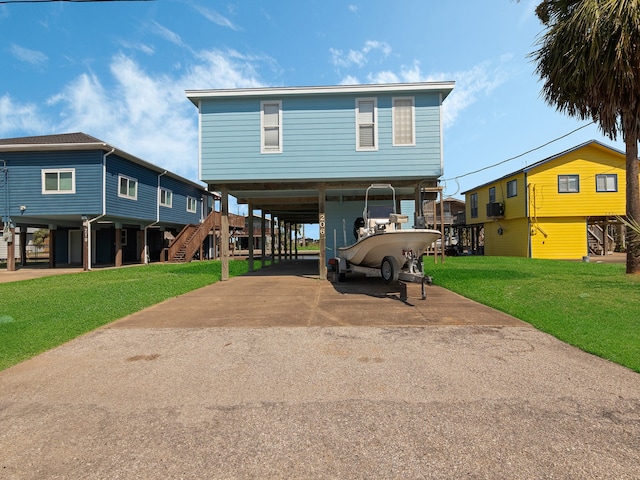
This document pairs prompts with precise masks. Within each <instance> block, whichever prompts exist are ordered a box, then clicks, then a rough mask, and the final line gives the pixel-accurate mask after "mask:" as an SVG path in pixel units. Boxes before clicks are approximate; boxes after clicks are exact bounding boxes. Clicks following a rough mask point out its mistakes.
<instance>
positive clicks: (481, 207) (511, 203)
mask: <svg viewBox="0 0 640 480" xmlns="http://www.w3.org/2000/svg"><path fill="white" fill-rule="evenodd" d="M512 180H515V181H516V190H517V194H516V195H515V196H513V197H510V198H508V197H507V183H508V182H510V181H512ZM491 188H495V191H496V198H495V201H496V202H499V203H503V204H504V219H505V220H511V219H515V218H522V217H525V216H526V205H527V197H526V194H527V187H526V185H525V175H524V173H522V172H521V173H518V174H516V175H513V176H510V177H505V178H502V179H500V180H496V181H495V182H493V183H489V184H487V185H484V186H483V187H481V188H479V189H477V190H472V191H469V192H467V193H466V194H465V201H466V218H467V224H469V225H476V224H479V223H485V222H488V221H489V222H490V221H492V220H493V219H492V218H487V203H489V190H490V189H491ZM474 193H477V194H478V216H477V217H476V218H473V217H472V216H471V195H472V194H474ZM485 251H486V250H485Z"/></svg>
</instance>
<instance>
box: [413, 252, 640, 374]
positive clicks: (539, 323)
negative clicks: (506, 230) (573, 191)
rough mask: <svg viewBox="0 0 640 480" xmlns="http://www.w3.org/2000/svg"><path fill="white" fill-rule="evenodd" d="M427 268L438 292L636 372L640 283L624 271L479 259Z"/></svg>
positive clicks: (601, 265) (616, 266)
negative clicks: (482, 306) (456, 296)
mask: <svg viewBox="0 0 640 480" xmlns="http://www.w3.org/2000/svg"><path fill="white" fill-rule="evenodd" d="M425 267H426V271H427V273H429V274H431V275H432V276H433V278H434V283H435V284H436V285H440V286H443V287H445V288H448V289H450V290H452V291H454V292H456V293H459V294H461V295H463V296H465V297H467V298H471V299H473V300H476V301H478V302H480V303H483V304H485V305H489V306H490V307H493V308H495V309H497V310H501V311H503V312H506V313H509V314H511V315H513V316H514V317H517V318H520V319H522V320H524V321H526V322H528V323H530V324H532V325H533V326H535V327H536V328H538V329H539V330H542V331H543V332H547V333H549V334H551V335H553V336H555V337H557V338H559V339H560V340H563V341H565V342H567V343H569V344H571V345H575V346H576V347H579V348H581V349H582V350H585V351H587V352H591V353H593V354H595V355H598V356H601V357H603V358H607V359H609V360H612V361H614V362H616V363H619V364H621V365H625V366H627V367H629V368H631V369H633V370H635V371H636V372H640V276H638V275H635V276H631V275H626V274H625V273H624V272H625V266H624V265H621V264H606V263H582V262H565V261H556V260H533V259H526V258H513V257H481V256H479V257H447V258H446V259H445V262H444V264H434V263H433V259H427V260H426V261H425Z"/></svg>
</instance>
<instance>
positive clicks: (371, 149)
mask: <svg viewBox="0 0 640 480" xmlns="http://www.w3.org/2000/svg"><path fill="white" fill-rule="evenodd" d="M360 102H373V147H361V146H360V123H358V111H359V104H360ZM355 120H356V151H358V152H375V151H377V150H378V143H379V142H378V99H377V98H376V97H366V98H356V108H355Z"/></svg>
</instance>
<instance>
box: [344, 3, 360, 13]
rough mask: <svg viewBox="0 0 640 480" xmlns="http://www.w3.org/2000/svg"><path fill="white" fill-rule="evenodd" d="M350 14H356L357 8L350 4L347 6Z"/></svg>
mask: <svg viewBox="0 0 640 480" xmlns="http://www.w3.org/2000/svg"><path fill="white" fill-rule="evenodd" d="M347 8H348V9H349V11H350V12H351V13H358V6H357V5H354V4H350V5H348V6H347Z"/></svg>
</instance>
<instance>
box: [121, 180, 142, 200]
mask: <svg viewBox="0 0 640 480" xmlns="http://www.w3.org/2000/svg"><path fill="white" fill-rule="evenodd" d="M118 196H119V197H122V198H129V199H131V200H137V199H138V180H136V179H135V178H131V177H125V176H124V175H118Z"/></svg>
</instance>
